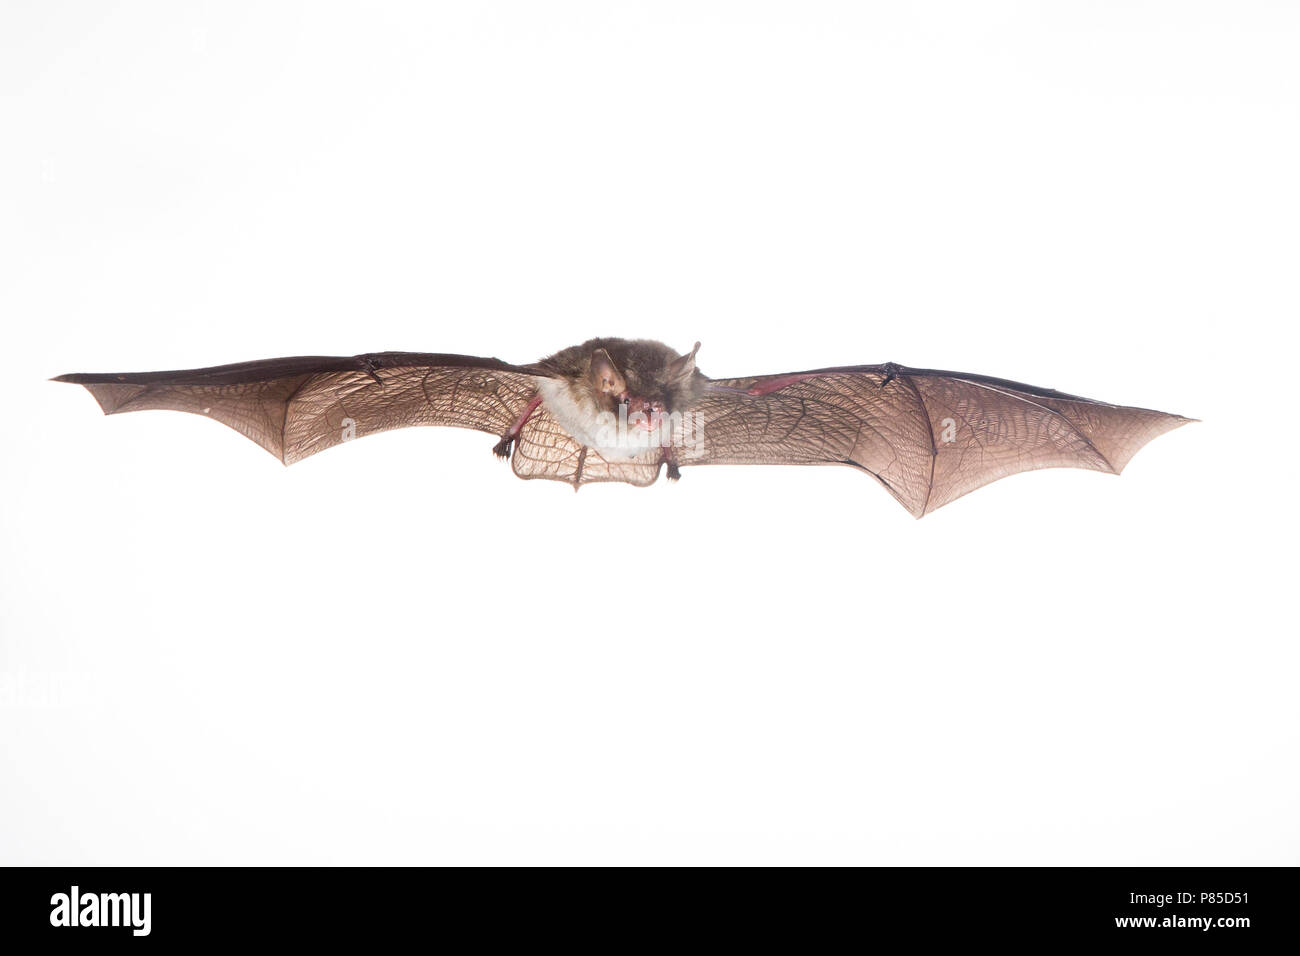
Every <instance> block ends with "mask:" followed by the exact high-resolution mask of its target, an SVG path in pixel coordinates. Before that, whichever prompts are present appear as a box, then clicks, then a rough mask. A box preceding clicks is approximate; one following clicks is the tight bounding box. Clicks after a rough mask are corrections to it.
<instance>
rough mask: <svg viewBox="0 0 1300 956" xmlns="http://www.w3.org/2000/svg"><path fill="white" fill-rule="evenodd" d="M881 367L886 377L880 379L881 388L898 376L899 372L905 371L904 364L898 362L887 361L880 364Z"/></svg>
mask: <svg viewBox="0 0 1300 956" xmlns="http://www.w3.org/2000/svg"><path fill="white" fill-rule="evenodd" d="M880 368H881V370H882V371H883V372H884V373H885V377H884V378H882V379H881V380H880V387H881V388H884V387H885V386H886V385H888V384H889V383H890V382H892V381H893V380H894V379H896V378H898V373H899V372H901V371H903V366H901V365H899V364H898V363H896V362H886V363H885V364H884V365H882V366H880Z"/></svg>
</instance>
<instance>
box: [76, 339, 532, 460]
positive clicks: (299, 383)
mask: <svg viewBox="0 0 1300 956" xmlns="http://www.w3.org/2000/svg"><path fill="white" fill-rule="evenodd" d="M545 374H547V373H546V372H544V371H539V370H537V369H534V368H526V367H521V366H515V365H508V364H507V363H505V362H502V361H500V360H498V359H494V358H476V357H474V356H469V355H440V354H432V353H425V352H376V353H373V354H370V355H356V356H352V357H350V358H333V357H319V356H306V357H301V358H283V359H267V360H266V361H261V362H243V363H240V364H237V365H221V366H217V367H215V368H202V369H191V370H188V371H179V372H143V373H136V374H120V375H115V374H106V375H94V374H92V375H80V374H78V375H60V376H59V377H58V378H57V379H55V381H59V382H75V383H77V384H79V385H84V386H85V387H86V388H87V389H88V390H89V391H90V393H91V394H92V395H94V396H95V399H96V401H98V402H99V404H100V407H101V408H103V410H104V413H105V414H107V415H113V414H116V413H117V412H134V411H138V410H143V409H153V408H166V409H172V410H174V411H179V412H192V413H194V414H196V415H202V416H204V417H205V418H212V419H215V420H217V421H219V422H221V423H223V424H225V425H229V426H230V427H231V428H233V429H235V430H236V431H238V432H240V433H241V434H243V435H246V436H247V437H249V438H251V439H252V440H253V441H255V442H257V443H258V444H259V445H261V446H262V447H263V448H265V449H266V450H267V451H269V452H270V453H271V454H273V455H275V456H276V457H277V458H279V459H280V460H281V461H283V462H284V463H285V464H286V465H288V464H292V463H293V462H295V461H299V460H300V459H303V458H306V457H307V456H308V455H314V454H315V453H316V452H318V451H323V450H324V449H326V448H329V447H331V446H333V445H337V444H339V443H340V442H344V441H348V440H349V439H351V438H355V437H360V436H362V435H368V434H371V433H373V432H381V431H387V430H388V429H390V428H404V427H406V426H409V425H452V426H457V427H460V428H475V429H478V430H480V431H485V432H490V433H492V434H494V435H498V436H500V435H504V434H506V433H507V432H508V431H509V430H510V429H511V428H512V427H513V426H514V425H515V424H516V423H517V421H518V419H519V417H520V415H521V414H522V413H523V412H524V411H525V409H527V408H528V406H529V403H530V402H531V401H532V400H533V398H534V396H535V395H536V391H537V378H538V376H539V375H545Z"/></svg>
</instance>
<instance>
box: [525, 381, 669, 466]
mask: <svg viewBox="0 0 1300 956" xmlns="http://www.w3.org/2000/svg"><path fill="white" fill-rule="evenodd" d="M537 390H538V392H540V393H541V396H542V404H543V405H545V406H546V410H547V411H548V412H550V413H551V417H552V418H554V419H555V420H556V421H557V422H558V423H559V425H560V427H561V428H563V429H564V430H565V431H566V432H568V433H569V435H570V437H572V438H573V440H574V441H576V442H578V444H580V445H586V446H587V447H588V448H592V449H594V450H595V451H597V452H599V453H600V454H601V455H602V456H603V457H605V458H635V457H636V456H637V454H638V452H640V451H642V450H644V449H639V448H628V447H619V446H617V445H615V446H602V445H601V444H600V442H599V441H597V438H596V436H597V435H598V434H599V429H600V426H601V422H600V418H599V416H600V411H601V410H600V408H599V407H598V406H597V405H596V403H595V402H594V401H593V400H592V399H591V398H589V397H588V396H585V395H580V394H576V393H575V390H574V389H572V388H570V387H569V383H568V382H566V381H565V380H564V379H561V378H544V379H542V380H541V381H540V383H539V384H538V386H537Z"/></svg>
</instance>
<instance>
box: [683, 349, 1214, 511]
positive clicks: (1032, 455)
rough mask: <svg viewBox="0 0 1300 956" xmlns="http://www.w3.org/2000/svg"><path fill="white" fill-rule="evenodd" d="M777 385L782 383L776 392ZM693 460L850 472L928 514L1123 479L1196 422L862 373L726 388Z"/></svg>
mask: <svg viewBox="0 0 1300 956" xmlns="http://www.w3.org/2000/svg"><path fill="white" fill-rule="evenodd" d="M765 382H767V383H769V384H774V385H775V386H776V387H774V388H772V390H771V391H767V390H766V386H765V384H764V383H765ZM713 386H714V388H713V390H711V391H710V392H709V394H708V395H707V396H706V398H705V399H704V400H703V401H702V402H701V404H700V406H699V408H698V412H699V421H700V423H701V429H702V432H703V435H704V442H703V443H702V445H701V447H700V448H698V449H694V450H691V449H687V450H685V451H684V452H682V453H681V454H680V457H681V460H682V463H683V464H804V465H812V464H847V465H851V466H854V467H856V468H860V469H862V470H864V471H867V472H869V473H870V474H872V475H874V476H875V477H876V478H877V479H878V480H879V481H880V483H881V484H882V485H884V486H885V488H886V489H888V490H889V492H890V493H891V494H892V495H893V496H894V497H895V498H897V499H898V501H899V502H900V503H901V504H902V505H903V506H904V507H905V508H907V510H908V511H909V512H911V513H912V514H913V515H915V516H916V517H918V518H919V517H921V516H922V515H924V514H928V513H929V512H931V511H933V510H935V509H936V508H940V507H942V506H943V505H945V504H948V503H949V502H951V501H954V500H956V499H957V498H959V497H961V496H962V495H964V494H967V493H968V492H970V491H973V490H975V489H976V488H979V487H981V486H982V485H986V484H988V483H989V482H991V481H996V480H997V479H999V478H1003V477H1006V476H1007V475H1012V474H1016V473H1018V472H1022V471H1030V470H1034V469H1039V468H1061V467H1070V468H1085V469H1090V470H1093V471H1102V472H1110V473H1113V474H1118V473H1119V472H1120V471H1121V470H1122V469H1123V467H1124V466H1125V465H1126V464H1127V463H1128V461H1129V459H1130V458H1132V457H1133V455H1134V454H1136V453H1137V451H1138V450H1139V449H1140V448H1141V447H1142V446H1143V445H1145V444H1146V443H1147V442H1149V441H1150V440H1151V439H1153V438H1155V437H1157V436H1158V435H1161V434H1163V433H1164V432H1166V431H1169V430H1170V429H1172V428H1177V427H1178V426H1179V425H1182V424H1185V423H1186V422H1188V421H1190V419H1187V418H1183V417H1181V416H1178V415H1169V414H1166V413H1164V412H1158V411H1153V410H1151V409H1144V408H1130V407H1126V406H1122V405H1110V404H1106V403H1103V402H1095V401H1092V400H1090V399H1086V398H1080V397H1078V396H1074V395H1065V394H1063V393H1060V392H1054V391H1051V390H1049V389H1039V388H1035V387H1033V386H1029V385H1022V384H1020V383H1016V382H1008V381H1005V380H1002V379H994V378H988V377H984V376H976V375H963V374H961V373H956V372H941V371H932V370H924V369H907V368H901V367H898V366H893V367H885V366H860V367H855V368H843V369H823V370H816V371H813V372H807V373H795V374H791V375H782V376H767V377H759V378H749V379H729V380H718V381H715V382H714V383H713Z"/></svg>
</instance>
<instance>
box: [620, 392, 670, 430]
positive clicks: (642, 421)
mask: <svg viewBox="0 0 1300 956" xmlns="http://www.w3.org/2000/svg"><path fill="white" fill-rule="evenodd" d="M619 404H620V405H621V406H622V408H621V409H620V410H619V412H620V416H621V415H623V414H626V415H627V424H628V427H630V428H643V429H645V430H646V431H658V430H659V428H660V427H661V426H662V424H663V419H664V416H665V415H666V414H667V413H668V407H667V406H666V405H665V404H664V403H663V402H661V401H659V400H658V399H650V398H641V397H639V396H637V395H629V394H628V393H627V392H624V393H623V394H622V395H620V396H619ZM624 409H625V410H626V411H625V412H624Z"/></svg>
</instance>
